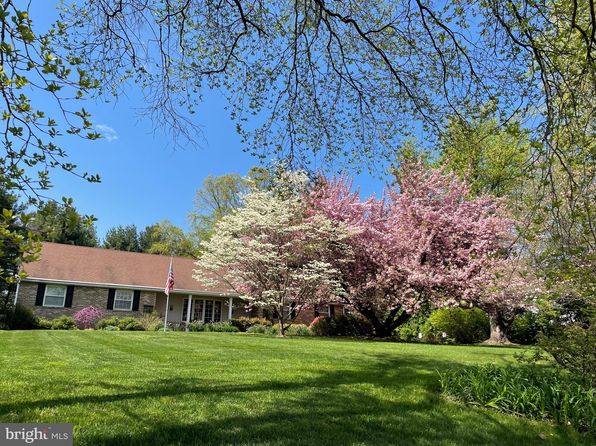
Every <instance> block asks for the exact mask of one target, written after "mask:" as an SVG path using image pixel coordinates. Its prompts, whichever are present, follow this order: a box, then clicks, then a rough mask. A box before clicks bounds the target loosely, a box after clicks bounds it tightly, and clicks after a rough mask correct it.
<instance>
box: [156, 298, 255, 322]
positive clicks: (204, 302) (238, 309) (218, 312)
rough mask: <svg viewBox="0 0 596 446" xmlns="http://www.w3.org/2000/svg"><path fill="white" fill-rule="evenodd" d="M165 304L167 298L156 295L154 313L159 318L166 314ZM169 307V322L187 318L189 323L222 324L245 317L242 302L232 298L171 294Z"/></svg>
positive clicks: (182, 320) (183, 320) (181, 320)
mask: <svg viewBox="0 0 596 446" xmlns="http://www.w3.org/2000/svg"><path fill="white" fill-rule="evenodd" d="M189 301H190V302H191V305H190V308H189V305H188V303H189ZM166 302H167V296H166V295H165V294H164V293H157V296H156V299H155V311H157V313H158V314H159V316H160V317H161V318H163V317H165V314H166ZM169 306H170V307H169V310H168V321H169V322H178V323H180V322H186V321H187V320H188V318H189V317H190V321H191V322H193V321H201V322H205V323H208V322H223V321H227V320H229V319H231V318H233V317H240V316H244V315H246V310H245V308H244V302H243V301H242V300H240V299H238V298H234V297H222V296H205V295H193V294H180V293H171V294H170V300H169Z"/></svg>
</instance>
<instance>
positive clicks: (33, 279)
mask: <svg viewBox="0 0 596 446" xmlns="http://www.w3.org/2000/svg"><path fill="white" fill-rule="evenodd" d="M23 282H42V283H54V284H57V285H80V286H90V287H100V288H121V289H130V290H140V291H161V292H163V291H164V289H163V288H157V287H150V286H143V285H130V284H124V283H99V282H84V281H80V280H59V279H45V278H41V277H31V276H28V277H27V278H25V279H23ZM172 293H175V294H176V293H183V294H193V295H195V296H217V297H237V298H239V297H240V296H238V294H236V293H226V292H221V291H199V290H186V289H180V288H174V289H172Z"/></svg>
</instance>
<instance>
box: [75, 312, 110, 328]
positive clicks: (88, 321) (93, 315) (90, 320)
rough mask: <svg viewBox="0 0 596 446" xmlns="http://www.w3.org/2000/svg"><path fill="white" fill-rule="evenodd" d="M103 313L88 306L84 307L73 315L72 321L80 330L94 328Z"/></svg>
mask: <svg viewBox="0 0 596 446" xmlns="http://www.w3.org/2000/svg"><path fill="white" fill-rule="evenodd" d="M103 315H104V312H103V311H102V310H100V309H99V308H96V307H93V306H90V307H85V308H83V309H82V310H79V311H77V312H76V313H75V314H74V316H73V317H74V320H75V322H76V323H77V326H78V327H79V328H80V329H85V328H95V325H96V324H97V322H99V320H100V319H101V318H103Z"/></svg>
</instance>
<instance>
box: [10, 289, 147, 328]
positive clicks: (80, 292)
mask: <svg viewBox="0 0 596 446" xmlns="http://www.w3.org/2000/svg"><path fill="white" fill-rule="evenodd" d="M64 285H67V284H66V283H65V284H64ZM37 286H38V283H37V282H22V283H21V285H20V287H19V297H18V302H20V303H21V304H24V305H28V306H30V307H31V308H32V309H33V311H34V312H35V314H36V315H37V316H40V317H45V318H48V319H54V318H57V317H59V316H62V315H64V314H66V315H71V316H72V315H73V314H74V313H76V312H77V311H79V310H81V309H83V308H85V307H89V306H94V307H97V308H100V309H102V310H103V311H104V312H105V314H106V316H112V315H113V316H119V317H123V316H139V315H140V314H142V313H143V306H144V305H151V306H153V307H154V308H155V298H156V293H155V292H154V291H141V295H140V299H139V310H138V311H117V310H116V311H115V310H107V309H106V307H107V303H108V290H109V288H103V287H92V286H78V285H75V286H74V293H73V299H72V307H69V308H50V307H43V306H36V305H35V297H36V295H37Z"/></svg>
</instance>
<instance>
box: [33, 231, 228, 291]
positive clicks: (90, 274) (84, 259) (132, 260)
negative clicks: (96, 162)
mask: <svg viewBox="0 0 596 446" xmlns="http://www.w3.org/2000/svg"><path fill="white" fill-rule="evenodd" d="M169 267H170V257H169V256H161V255H154V254H145V253H138V252H127V251H116V250H112V249H104V248H89V247H86V246H74V245H62V244H59V243H49V242H44V243H43V244H42V249H41V256H40V258H39V260H37V261H35V262H32V263H28V264H26V265H25V267H24V270H25V272H26V273H27V275H28V277H27V279H25V280H29V281H36V280H37V281H42V282H43V281H45V282H65V283H80V284H83V285H85V284H86V285H103V286H122V287H128V288H145V289H154V290H156V291H158V290H162V291H163V290H164V288H165V283H166V279H167V275H168V271H169ZM173 269H174V283H175V284H174V291H173V292H189V293H197V294H226V295H235V293H233V292H232V291H231V290H229V289H228V288H227V287H225V286H216V287H213V286H207V285H205V284H202V283H200V282H198V281H197V280H195V279H193V277H192V276H193V274H194V272H193V270H195V269H197V266H196V265H195V263H194V260H192V259H188V258H185V257H173Z"/></svg>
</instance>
